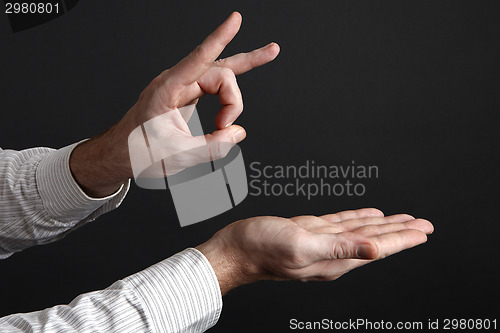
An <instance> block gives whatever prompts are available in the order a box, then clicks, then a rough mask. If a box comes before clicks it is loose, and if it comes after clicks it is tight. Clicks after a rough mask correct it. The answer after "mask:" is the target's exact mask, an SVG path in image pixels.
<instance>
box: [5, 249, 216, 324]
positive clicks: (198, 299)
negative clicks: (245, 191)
mask: <svg viewBox="0 0 500 333" xmlns="http://www.w3.org/2000/svg"><path fill="white" fill-rule="evenodd" d="M221 309H222V296H221V293H220V288H219V283H218V281H217V277H216V275H215V272H214V271H213V269H212V266H211V265H210V263H209V262H208V260H207V259H206V258H205V256H204V255H203V254H202V253H201V252H199V251H198V250H196V249H193V248H189V249H186V250H184V251H182V252H180V253H177V254H175V255H174V256H172V257H170V258H168V259H165V260H164V261H161V262H160V263H158V264H155V265H153V266H151V267H149V268H147V269H145V270H143V271H141V272H139V273H136V274H134V275H131V276H129V277H127V278H125V279H123V280H120V281H117V282H115V283H114V284H113V285H111V286H110V287H108V288H106V289H104V290H101V291H95V292H91V293H87V294H83V295H80V296H78V297H77V298H75V299H74V300H73V301H72V302H71V303H70V304H68V305H58V306H55V307H53V308H49V309H45V310H43V311H37V312H32V313H25V314H13V315H10V316H7V317H4V318H0V331H1V332H35V333H36V332H162V333H163V332H204V331H206V330H207V329H209V328H210V327H212V326H214V325H215V324H216V323H217V321H218V320H219V316H220V313H221Z"/></svg>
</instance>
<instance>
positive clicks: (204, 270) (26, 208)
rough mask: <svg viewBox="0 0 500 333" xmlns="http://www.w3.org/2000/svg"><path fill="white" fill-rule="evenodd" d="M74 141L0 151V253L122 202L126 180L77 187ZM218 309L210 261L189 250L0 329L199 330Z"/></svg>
mask: <svg viewBox="0 0 500 333" xmlns="http://www.w3.org/2000/svg"><path fill="white" fill-rule="evenodd" d="M75 146H76V144H73V145H70V146H68V147H65V148H62V149H60V150H54V149H49V148H32V149H27V150H23V151H12V150H2V149H0V259H4V258H7V257H9V256H11V255H12V254H13V253H15V252H18V251H21V250H23V249H25V248H28V247H31V246H35V245H40V244H46V243H50V242H53V241H56V240H58V239H60V238H62V237H64V235H66V233H68V232H70V231H73V230H75V229H77V228H79V227H80V226H82V225H84V224H85V223H88V222H90V221H93V220H95V219H96V218H97V217H98V216H100V215H102V214H104V213H106V212H108V211H110V210H112V209H115V208H117V207H118V206H119V205H120V204H121V202H122V200H123V198H124V197H125V195H126V194H127V191H128V189H129V186H130V183H127V184H126V185H123V186H122V187H121V188H120V189H119V190H118V191H117V192H116V193H115V194H113V195H111V196H109V197H106V198H99V199H95V198H90V197H89V196H87V195H86V194H85V193H84V192H83V191H82V189H81V188H80V187H79V185H78V184H77V183H76V181H75V180H74V178H73V176H72V174H71V171H70V168H69V157H70V154H71V152H72V150H73V148H74V147H75ZM221 309H222V297H221V293H220V289H219V284H218V281H217V277H216V276H215V273H214V271H213V269H212V266H211V265H210V263H209V262H208V260H207V259H206V258H205V256H204V255H203V254H202V253H201V252H199V251H198V250H196V249H193V248H188V249H186V250H184V251H182V252H180V253H177V254H175V255H174V256H172V257H170V258H168V259H165V260H163V261H161V262H159V263H157V264H155V265H153V266H151V267H149V268H147V269H145V270H143V271H141V272H139V273H136V274H134V275H131V276H129V277H126V278H124V279H123V280H119V281H117V282H115V283H114V284H112V285H111V286H109V287H108V288H106V289H104V290H99V291H94V292H90V293H86V294H83V295H80V296H78V297H76V298H75V299H74V300H73V301H72V302H71V303H70V304H68V305H58V306H54V307H52V308H48V309H45V310H42V311H36V312H32V313H18V314H12V315H9V316H6V317H3V318H0V332H203V331H205V330H207V329H209V328H210V327H212V326H214V325H215V324H216V323H217V321H218V319H219V316H220V312H221Z"/></svg>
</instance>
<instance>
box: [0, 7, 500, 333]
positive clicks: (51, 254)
mask: <svg viewBox="0 0 500 333" xmlns="http://www.w3.org/2000/svg"><path fill="white" fill-rule="evenodd" d="M233 10H238V11H240V12H241V13H242V15H243V26H242V29H241V31H240V33H239V34H238V36H237V37H236V39H235V40H234V41H233V42H232V43H231V44H230V46H229V47H228V48H227V49H226V51H225V52H224V54H223V56H227V55H231V54H233V53H235V52H241V51H248V50H250V49H253V48H255V47H259V46H261V45H264V44H266V43H267V42H270V41H276V42H278V43H279V44H280V45H281V54H280V56H279V57H278V58H277V59H276V60H275V61H274V62H273V63H271V64H269V65H267V66H266V67H263V68H259V69H256V70H254V71H252V72H251V73H248V74H245V75H243V76H241V77H239V79H238V80H239V84H240V87H241V90H242V92H243V95H244V100H245V112H244V113H243V115H242V116H241V117H240V119H239V120H238V123H239V124H241V125H243V126H245V128H246V129H247V132H248V138H247V139H246V140H245V141H244V142H243V143H242V144H241V147H242V150H243V154H244V158H245V162H246V164H247V166H248V165H249V164H250V163H251V162H252V161H260V162H261V163H263V164H269V165H276V164H281V165H301V164H303V163H304V161H306V160H315V161H316V162H317V163H318V164H326V165H330V164H336V165H340V164H349V163H351V161H353V160H354V161H355V162H356V163H358V164H365V165H377V166H378V167H379V171H380V175H379V178H378V179H374V180H371V181H369V182H368V183H367V193H366V194H365V195H364V196H362V197H356V196H352V197H349V196H341V197H332V196H317V197H315V198H313V199H311V200H307V199H304V198H303V197H285V196H272V197H264V196H249V197H248V198H247V199H246V200H245V201H244V202H243V203H242V204H240V205H239V206H237V207H236V208H235V209H233V210H231V211H229V212H227V213H224V214H222V215H220V216H218V217H215V218H212V219H210V220H209V221H205V222H202V223H199V224H196V225H193V226H190V227H186V228H180V226H179V225H178V222H177V217H176V213H175V210H174V207H173V203H172V200H171V197H170V194H169V192H168V191H147V190H142V189H140V188H138V187H136V186H135V185H133V186H132V188H131V190H130V193H129V195H128V197H127V198H126V200H125V202H124V204H123V205H122V206H121V207H120V208H119V209H118V210H116V211H114V212H112V213H109V214H107V215H105V216H103V217H101V218H100V219H98V220H97V221H96V222H94V223H91V224H89V225H87V226H85V227H83V228H81V229H80V230H78V231H77V232H75V233H73V234H70V235H68V236H67V237H66V238H65V239H63V240H61V241H59V242H56V243H53V244H50V245H46V246H41V247H36V248H32V249H28V250H26V251H24V252H22V253H18V254H16V255H14V256H12V257H11V258H9V259H7V260H5V261H3V262H1V263H0V272H1V283H0V295H1V297H0V315H7V314H9V313H14V312H28V311H34V310H37V309H43V308H45V307H49V306H53V305H56V304H61V303H68V302H70V301H71V300H72V299H73V298H74V297H75V296H77V295H78V294H80V293H84V292H87V291H92V290H96V289H102V288H105V287H107V286H108V285H110V284H111V283H113V282H114V281H115V280H117V279H120V278H122V277H125V276H127V275H130V274H132V273H134V272H136V271H138V270H141V269H143V268H145V267H147V266H149V265H151V264H153V263H155V262H158V261H160V260H162V259H163V258H166V257H168V256H170V255H172V254H173V253H175V252H177V251H180V250H182V249H184V248H185V247H187V246H194V245H197V244H199V243H201V242H203V241H204V240H206V239H207V238H209V237H210V236H211V235H212V234H213V233H214V232H215V231H216V230H218V229H220V228H222V227H224V226H225V225H227V224H228V223H230V222H232V221H234V220H237V219H241V218H245V217H250V216H255V215H279V216H294V215H301V214H324V213H329V212H335V211H340V210H346V209H352V208H360V207H368V206H370V207H378V208H380V209H382V210H383V211H384V212H385V213H386V214H394V213H400V212H406V213H410V214H413V215H415V216H420V217H425V218H427V219H429V220H431V221H432V222H433V223H434V225H435V228H436V231H435V233H434V235H432V236H431V237H430V239H429V242H428V243H427V244H426V245H424V246H419V247H417V248H414V249H411V250H408V251H406V252H405V253H403V254H398V255H395V256H393V257H390V258H388V259H386V260H384V261H381V262H377V263H373V264H370V265H368V266H365V267H363V268H360V269H357V270H355V271H353V272H351V273H349V274H348V275H346V276H344V277H342V278H341V279H339V280H337V281H334V282H330V283H319V282H318V283H316V282H314V283H313V282H309V283H300V282H282V283H278V282H261V283H257V284H254V285H249V286H245V287H241V288H239V289H237V290H234V291H232V292H231V293H230V294H229V295H227V296H226V297H225V298H224V309H223V313H222V316H221V319H220V320H219V323H218V324H217V326H215V328H214V329H213V331H216V332H233V331H238V332H254V331H265V332H280V331H287V330H288V322H289V320H290V319H291V318H297V319H299V320H321V319H323V318H330V319H335V320H348V319H349V318H352V319H355V318H367V319H371V320H386V321H387V320H390V321H398V320H411V321H417V320H421V321H424V322H427V319H428V318H438V317H439V318H490V319H494V318H495V316H498V313H499V311H498V310H499V306H498V296H499V288H498V278H499V274H498V268H497V267H496V266H498V254H497V253H498V232H499V228H498V223H499V221H498V220H497V216H496V214H497V210H498V207H499V205H498V199H499V195H498V192H497V191H498V190H497V188H496V186H498V184H499V177H498V167H497V163H498V161H499V154H498V143H499V135H498V117H497V113H498V112H499V111H500V94H499V92H500V83H499V79H498V78H499V74H500V66H499V65H500V46H499V41H500V19H499V17H500V2H498V1H480V2H479V1H456V0H453V1H451V0H450V1H372V0H370V1H310V2H309V1H286V2H285V1H281V2H272V1H265V2H264V1H237V2H235V1H217V2H215V3H213V2H208V1H204V2H201V1H200V2H194V1H130V0H128V1H114V2H112V3H111V2H108V1H97V0H85V1H80V3H79V4H78V5H77V6H76V7H75V8H74V9H73V10H72V11H71V12H69V13H67V14H66V15H64V16H62V17H60V18H58V19H56V20H53V21H51V22H49V23H46V24H43V25H41V26H38V27H35V28H32V29H29V30H25V31H22V32H18V33H12V31H11V30H10V27H9V24H8V20H7V17H6V16H5V15H3V14H2V15H0V45H1V46H0V47H1V50H2V51H1V52H0V64H1V65H0V66H1V68H2V71H1V76H0V89H1V90H0V91H1V104H0V105H1V114H2V118H1V122H0V124H1V132H0V146H2V147H3V148H4V149H5V148H10V149H22V148H28V147H32V146H49V147H62V146H65V145H67V144H70V143H72V142H75V141H77V140H80V139H82V138H86V137H89V136H92V135H95V134H97V133H99V132H101V131H102V130H105V129H106V128H107V127H109V126H110V125H112V124H113V123H114V122H116V121H117V120H118V119H120V117H121V116H122V115H123V114H124V113H125V112H126V111H127V109H128V108H129V107H130V106H131V105H132V104H133V103H134V102H135V100H136V98H137V97H138V95H139V93H140V92H141V90H142V89H143V88H144V87H145V86H146V85H147V84H148V82H149V81H150V80H151V79H152V78H154V77H155V76H156V75H157V74H158V73H159V72H161V71H162V70H163V69H165V68H167V67H169V66H171V65H173V64H175V63H176V62H177V61H178V60H179V59H181V58H182V57H183V56H185V55H186V54H187V53H188V52H189V51H190V50H191V49H192V48H194V46H195V45H197V44H198V43H199V42H201V40H202V39H203V38H204V36H205V35H207V34H208V32H210V31H212V30H213V29H214V28H215V27H216V26H217V24H219V23H220V22H222V21H223V20H224V19H225V17H226V16H227V15H229V13H230V12H231V11H233ZM216 110H217V100H216V99H215V98H213V97H209V98H207V99H205V100H202V101H201V102H200V107H199V113H200V114H201V117H202V121H203V123H204V126H205V129H206V130H209V129H213V127H214V126H213V118H214V116H215V114H216Z"/></svg>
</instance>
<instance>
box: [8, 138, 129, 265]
mask: <svg viewBox="0 0 500 333" xmlns="http://www.w3.org/2000/svg"><path fill="white" fill-rule="evenodd" d="M74 146H75V145H71V146H68V147H64V148H62V149H60V150H55V149H49V148H33V149H27V150H23V151H13V150H0V259H1V258H6V257H8V256H10V255H12V254H13V253H14V252H18V251H21V250H23V249H25V248H28V247H31V246H34V245H39V244H45V243H49V242H53V241H55V240H57V239H60V238H61V237H63V236H64V235H65V234H66V233H68V232H69V231H71V230H72V229H74V228H75V227H77V226H79V225H81V224H83V223H87V222H89V221H92V220H94V219H95V218H97V217H98V216H99V215H101V214H103V213H105V212H107V211H110V210H112V209H114V208H116V207H117V206H118V205H119V204H120V203H121V201H122V200H123V198H124V196H125V195H126V193H127V190H128V183H126V184H125V186H123V187H122V188H121V190H120V191H119V192H116V193H115V194H114V195H113V196H111V197H106V198H101V199H95V198H91V197H89V196H87V195H86V194H85V193H84V192H83V191H82V189H81V188H80V187H79V186H78V184H77V183H76V182H75V180H74V179H73V176H72V175H71V172H70V169H69V156H70V154H71V151H72V149H73V147H74Z"/></svg>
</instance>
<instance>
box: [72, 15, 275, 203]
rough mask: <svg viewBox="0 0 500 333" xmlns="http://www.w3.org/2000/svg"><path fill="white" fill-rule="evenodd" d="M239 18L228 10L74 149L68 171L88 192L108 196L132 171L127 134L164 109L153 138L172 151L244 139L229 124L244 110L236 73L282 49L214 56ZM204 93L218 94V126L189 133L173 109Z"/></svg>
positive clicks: (270, 47)
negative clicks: (123, 110)
mask: <svg viewBox="0 0 500 333" xmlns="http://www.w3.org/2000/svg"><path fill="white" fill-rule="evenodd" d="M241 20H242V18H241V15H240V14H239V13H237V12H234V13H232V14H231V15H230V16H229V18H228V19H227V20H226V21H225V22H224V23H222V24H221V25H220V26H219V27H218V28H217V29H216V30H215V31H214V32H213V33H212V34H210V35H209V36H208V37H207V38H206V39H205V40H204V41H203V43H201V44H200V45H199V46H198V47H196V48H195V49H194V51H192V52H191V53H190V54H189V55H188V56H187V57H186V58H184V59H182V60H181V61H180V62H179V63H178V64H177V65H175V66H174V67H172V68H170V69H167V70H165V71H164V72H162V73H161V74H160V75H159V76H158V77H156V78H155V79H154V80H153V81H152V82H151V83H150V84H149V86H148V87H146V89H145V90H144V91H143V92H142V93H141V95H140V97H139V100H138V101H137V103H136V104H135V105H134V106H133V107H132V108H131V109H130V110H129V111H128V112H127V114H126V115H125V116H124V117H123V118H122V119H121V120H120V122H118V123H117V124H116V125H115V126H113V127H112V128H110V129H109V130H108V131H106V132H105V133H103V134H101V135H98V136H96V137H94V138H92V139H90V140H89V141H87V142H85V143H83V144H80V145H78V146H77V147H76V148H75V149H74V151H73V154H72V155H71V159H70V167H71V171H72V173H73V176H74V177H75V179H76V181H77V182H78V183H79V184H80V186H81V187H82V189H83V190H84V191H85V192H86V193H87V194H88V195H90V196H93V197H104V196H107V195H110V194H112V193H114V192H116V190H117V189H118V188H119V187H120V186H121V185H122V184H123V183H125V182H126V181H128V179H129V178H131V177H132V176H133V174H132V168H131V165H130V157H129V152H128V136H129V135H130V133H131V132H132V131H133V130H134V129H135V128H136V127H137V126H140V125H141V124H143V123H144V122H146V121H148V120H150V119H152V118H155V117H157V116H159V115H162V114H167V115H168V121H167V122H166V123H164V124H162V126H163V129H162V132H163V133H162V136H161V137H159V138H156V140H158V141H159V142H163V143H164V145H165V146H166V147H165V149H166V151H170V152H171V153H172V154H175V153H176V152H178V151H188V150H189V149H191V148H194V147H198V146H201V145H203V144H205V143H208V144H213V143H216V142H233V143H238V142H241V141H242V140H243V139H245V137H246V132H245V130H244V128H243V127H241V126H238V125H232V123H233V122H234V121H235V120H236V119H237V118H238V116H239V115H240V114H241V112H242V111H243V100H242V96H241V92H240V89H239V87H238V84H237V82H236V75H239V74H242V73H245V72H247V71H249V70H251V69H253V68H255V67H259V66H261V65H264V64H266V63H268V62H270V61H272V60H273V59H274V58H276V56H277V55H278V53H279V50H280V49H279V46H278V44H276V43H270V44H268V45H266V46H264V47H262V48H260V49H257V50H254V51H252V52H249V53H240V54H236V55H234V56H232V57H229V58H225V59H219V60H216V59H217V58H218V56H219V55H220V54H221V53H222V51H223V50H224V48H225V46H226V45H227V44H228V43H229V42H230V41H231V40H232V39H233V38H234V36H235V35H236V33H237V32H238V30H239V28H240V26H241ZM205 94H213V95H218V96H219V100H220V103H221V105H222V108H221V109H220V111H219V113H218V114H217V117H216V119H215V124H216V127H217V130H216V131H214V132H213V133H210V134H207V135H205V136H204V137H193V136H192V135H191V133H190V131H189V128H188V126H187V123H186V121H185V120H184V118H183V117H182V116H181V114H180V113H179V111H178V110H177V108H180V107H183V106H185V105H189V104H192V103H195V102H196V101H197V100H198V98H200V97H202V96H204V95H205Z"/></svg>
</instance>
